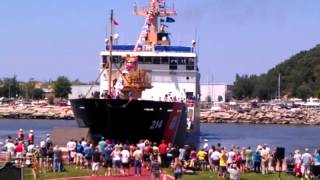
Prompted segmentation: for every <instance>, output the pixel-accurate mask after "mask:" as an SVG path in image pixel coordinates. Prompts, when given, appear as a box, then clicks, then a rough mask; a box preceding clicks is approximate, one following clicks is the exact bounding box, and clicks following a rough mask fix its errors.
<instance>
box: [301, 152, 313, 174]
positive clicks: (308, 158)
mask: <svg viewBox="0 0 320 180" xmlns="http://www.w3.org/2000/svg"><path fill="white" fill-rule="evenodd" d="M301 160H302V174H303V175H305V174H307V173H308V172H310V167H311V163H312V155H311V154H310V153H309V149H308V148H305V150H304V153H303V154H302V156H301Z"/></svg>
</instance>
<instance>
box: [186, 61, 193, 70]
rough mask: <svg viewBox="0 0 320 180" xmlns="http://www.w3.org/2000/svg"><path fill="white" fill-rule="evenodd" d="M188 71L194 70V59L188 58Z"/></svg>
mask: <svg viewBox="0 0 320 180" xmlns="http://www.w3.org/2000/svg"><path fill="white" fill-rule="evenodd" d="M186 70H194V58H187V65H186Z"/></svg>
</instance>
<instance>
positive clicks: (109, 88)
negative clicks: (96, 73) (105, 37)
mask: <svg viewBox="0 0 320 180" xmlns="http://www.w3.org/2000/svg"><path fill="white" fill-rule="evenodd" d="M112 29H113V10H112V9H111V15H110V38H109V82H108V90H109V95H111V83H112V43H113V32H112Z"/></svg>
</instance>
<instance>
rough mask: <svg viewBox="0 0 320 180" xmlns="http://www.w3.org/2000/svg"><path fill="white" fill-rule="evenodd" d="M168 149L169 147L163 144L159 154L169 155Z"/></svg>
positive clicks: (160, 146)
mask: <svg viewBox="0 0 320 180" xmlns="http://www.w3.org/2000/svg"><path fill="white" fill-rule="evenodd" d="M167 148H168V145H167V144H166V143H161V144H160V145H159V153H160V154H166V153H167Z"/></svg>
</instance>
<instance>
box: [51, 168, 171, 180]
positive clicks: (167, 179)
mask: <svg viewBox="0 0 320 180" xmlns="http://www.w3.org/2000/svg"><path fill="white" fill-rule="evenodd" d="M131 179H133V180H150V179H151V175H150V171H147V170H144V169H143V170H142V175H141V176H135V175H134V169H133V168H130V170H129V176H96V177H77V178H59V179H56V180H131ZM160 180H174V178H173V177H172V176H170V175H164V174H161V176H160Z"/></svg>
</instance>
